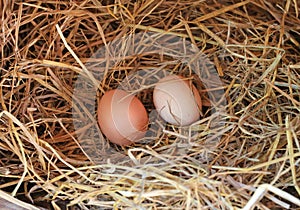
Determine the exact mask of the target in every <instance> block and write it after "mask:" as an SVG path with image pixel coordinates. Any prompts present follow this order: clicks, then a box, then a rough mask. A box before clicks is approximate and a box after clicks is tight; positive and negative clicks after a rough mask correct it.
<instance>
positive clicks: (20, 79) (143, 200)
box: [0, 0, 300, 210]
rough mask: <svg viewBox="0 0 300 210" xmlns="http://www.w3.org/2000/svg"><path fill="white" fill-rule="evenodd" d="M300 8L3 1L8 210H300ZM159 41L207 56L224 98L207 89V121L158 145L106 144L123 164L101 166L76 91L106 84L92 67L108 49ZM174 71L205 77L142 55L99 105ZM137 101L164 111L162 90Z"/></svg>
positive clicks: (3, 182) (0, 184)
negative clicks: (123, 41) (127, 82)
mask: <svg viewBox="0 0 300 210" xmlns="http://www.w3.org/2000/svg"><path fill="white" fill-rule="evenodd" d="M298 3H299V2H298V1H297V0H286V1H275V0H254V1H239V0H223V1H210V0H209V1H201V0H200V1H192V0H184V1H173V0H170V1H165V0H162V1H154V0H144V1H137V2H135V1H125V0H115V1H114V0H105V1H98V0H90V1H88V0H86V1H64V0H62V1H34V0H33V1H25V2H22V1H15V0H12V1H0V10H1V13H0V14H1V16H0V26H1V30H0V37H1V38H0V57H1V63H0V156H1V158H0V176H1V178H0V189H1V191H0V197H1V199H2V201H1V202H2V203H3V204H4V205H6V202H11V203H10V205H15V206H14V207H12V208H14V209H17V208H19V207H20V206H22V207H23V208H25V209H37V208H42V207H43V208H46V209H51V208H52V209H66V208H69V209H78V208H79V209H244V210H248V209H254V208H256V209H284V208H290V209H297V208H300V200H299V197H300V186H299V183H300V169H299V165H300V143H299V139H300V48H299V47H300V44H299V42H300V33H299V31H300V30H299V29H300V28H299V26H300V20H299V16H298V13H299V11H298V10H299V5H298ZM146 31H150V32H156V33H158V34H170V35H174V36H177V37H180V38H182V39H187V40H189V41H190V42H191V43H193V44H195V45H196V46H197V47H198V49H199V50H200V51H201V53H203V54H205V55H207V57H208V58H209V59H210V60H211V61H212V62H213V63H214V66H215V68H216V70H217V72H218V74H219V76H220V78H221V80H222V82H223V85H222V86H221V87H215V89H205V88H204V87H202V88H203V89H201V90H200V92H201V93H202V95H203V97H204V98H203V99H204V101H206V104H205V105H206V108H205V110H207V111H205V112H204V113H203V118H202V119H201V120H200V121H198V122H197V123H195V124H194V125H193V126H191V127H190V128H188V129H180V128H176V127H173V126H168V127H165V128H164V127H162V128H158V129H161V130H160V135H157V136H154V137H152V138H151V139H147V141H145V142H147V144H146V143H140V144H136V145H134V146H132V147H128V148H121V147H116V146H115V145H109V144H107V143H105V142H104V143H103V145H104V146H106V147H107V148H110V149H114V150H115V151H118V152H117V153H115V156H111V157H110V160H111V161H110V160H109V159H107V161H106V162H101V163H97V164H95V162H93V160H92V159H91V158H90V157H89V156H88V155H87V153H86V151H85V150H84V148H83V147H82V135H81V134H83V133H85V132H88V131H89V128H90V127H91V125H86V126H84V127H82V128H81V129H80V130H79V131H77V133H75V130H74V126H73V125H74V124H73V123H74V121H73V120H74V119H73V115H72V110H74V109H73V108H74V107H72V98H73V90H74V82H75V80H76V78H77V76H78V75H81V76H83V77H86V78H89V79H92V81H93V80H94V79H95V78H93V74H92V73H90V72H89V71H88V69H86V68H85V63H86V62H87V61H88V60H89V59H90V57H91V56H92V55H93V54H94V53H95V52H96V51H97V50H98V49H99V48H100V47H106V48H107V47H108V45H109V43H110V42H111V41H112V40H114V39H120V38H121V37H123V36H125V35H129V34H132V33H136V32H146ZM108 56H109V55H108ZM107 58H108V57H104V58H102V61H103V60H105V59H107ZM98 59H99V60H97V59H95V60H94V61H95V62H96V63H97V62H100V61H101V58H98ZM110 59H112V58H110ZM162 68H165V69H168V70H169V71H171V72H173V73H179V74H182V73H184V74H186V75H187V76H193V75H189V73H190V71H189V70H188V69H185V71H183V70H182V69H184V68H182V66H180V65H178V64H177V63H176V62H175V63H174V62H173V61H172V58H170V57H168V56H159V55H155V53H154V54H141V55H135V56H128V57H127V58H126V59H125V60H124V61H122V62H118V63H117V64H116V65H115V66H114V67H113V68H109V69H106V70H105V74H104V75H105V78H104V79H103V81H101V85H100V87H96V88H98V94H99V96H101V95H102V94H103V92H104V91H106V90H108V89H111V88H115V87H117V86H118V85H119V84H120V81H122V80H123V79H124V78H126V76H127V75H129V74H130V73H131V72H134V71H137V70H138V69H154V70H153V71H157V72H159V70H160V69H162ZM155 69H156V70H155ZM150 73H151V72H150ZM153 73H156V72H153ZM98 82H99V81H97V80H96V79H95V80H94V84H98ZM217 89H219V90H220V89H222V90H224V92H225V97H226V99H227V101H228V105H227V106H226V112H224V113H221V118H222V119H223V120H225V122H226V123H224V125H223V127H222V129H219V130H214V129H212V128H210V126H209V124H210V122H211V121H212V119H213V118H214V117H215V116H214V115H210V113H211V112H209V110H210V108H211V106H212V104H210V103H209V101H207V99H205V97H206V96H207V93H210V92H213V91H215V90H217ZM147 90H149V91H147ZM137 93H138V94H137V95H138V97H139V98H140V99H141V100H142V101H143V103H144V104H146V107H147V109H148V110H151V109H153V104H152V102H151V87H144V88H142V89H139V90H138V91H137ZM76 97H77V98H78V99H84V98H85V97H86V96H84V95H78V96H76ZM75 110H76V109H75ZM79 111H80V110H79V109H78V115H80V113H79ZM90 117H91V118H95V119H96V116H95V113H92V114H91V115H90ZM94 122H95V121H94ZM209 133H213V135H214V137H219V138H220V141H219V143H218V145H217V147H211V148H210V147H204V146H203V144H202V143H203V142H204V140H205V139H206V138H207V137H208V134H209ZM104 140H105V139H104ZM85 141H88V140H85ZM102 148H104V147H102ZM118 154H120V155H118ZM123 157H126V158H125V159H124V160H126V161H122V158H123ZM114 160H120V161H114ZM24 202H25V203H24ZM1 205H2V204H1ZM3 208H7V209H8V208H9V206H8V204H7V206H6V207H3Z"/></svg>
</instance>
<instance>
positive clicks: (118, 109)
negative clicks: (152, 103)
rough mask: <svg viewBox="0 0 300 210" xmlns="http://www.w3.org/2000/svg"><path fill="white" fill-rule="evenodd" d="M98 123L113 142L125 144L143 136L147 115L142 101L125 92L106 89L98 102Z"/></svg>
mask: <svg viewBox="0 0 300 210" xmlns="http://www.w3.org/2000/svg"><path fill="white" fill-rule="evenodd" d="M97 113H98V123H99V126H100V128H101V131H102V133H103V134H104V135H105V136H106V137H107V138H108V139H109V140H110V141H111V142H113V143H115V144H118V145H121V146H127V145H130V144H132V143H134V142H136V141H138V140H140V139H141V138H143V137H144V136H145V133H146V130H147V127H148V115H147V112H146V109H145V107H144V105H143V104H142V102H141V101H140V100H139V99H138V98H137V97H135V96H133V95H130V94H128V93H127V92H125V91H123V90H120V89H115V90H110V91H107V92H106V93H105V94H104V95H103V96H102V98H101V99H100V101H99V104H98V110H97Z"/></svg>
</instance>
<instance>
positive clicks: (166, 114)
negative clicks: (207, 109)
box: [153, 75, 202, 126]
mask: <svg viewBox="0 0 300 210" xmlns="http://www.w3.org/2000/svg"><path fill="white" fill-rule="evenodd" d="M153 102H154V106H155V108H156V110H157V112H158V113H159V115H160V116H161V117H162V118H163V119H164V120H165V121H167V122H168V123H171V124H173V125H178V126H187V125H190V124H192V123H193V122H195V121H197V120H198V119H199V118H200V113H201V112H200V111H201V107H202V102H201V97H200V94H199V92H198V90H197V88H196V87H195V86H194V85H193V84H192V83H191V81H188V80H187V79H186V78H184V77H182V76H179V75H169V76H166V77H164V78H162V79H160V80H159V81H158V83H157V84H156V85H155V88H154V92H153Z"/></svg>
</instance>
